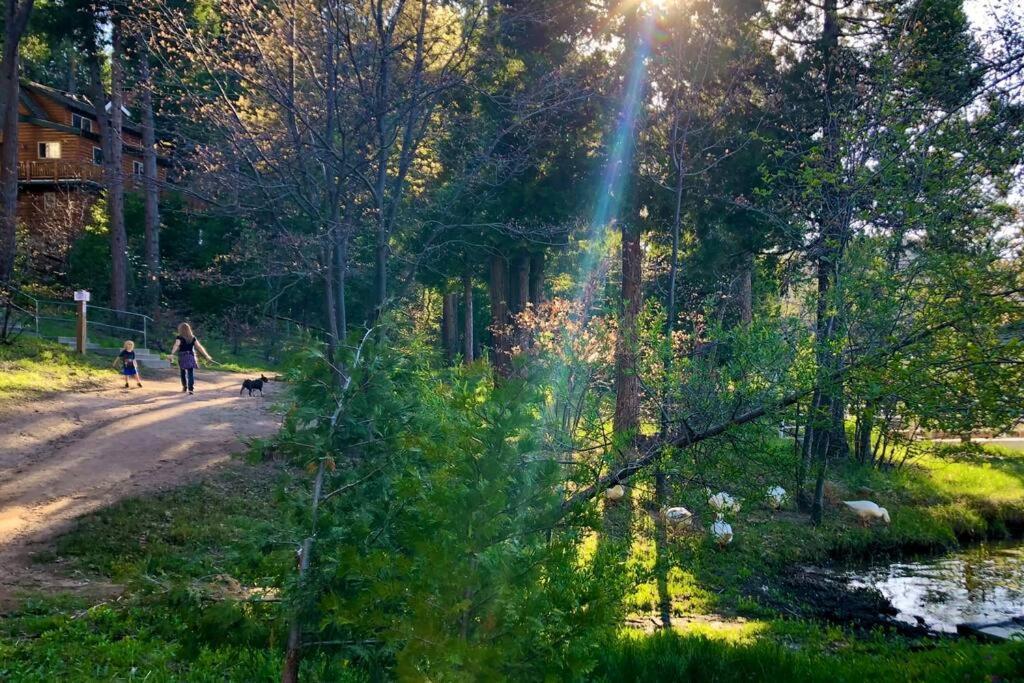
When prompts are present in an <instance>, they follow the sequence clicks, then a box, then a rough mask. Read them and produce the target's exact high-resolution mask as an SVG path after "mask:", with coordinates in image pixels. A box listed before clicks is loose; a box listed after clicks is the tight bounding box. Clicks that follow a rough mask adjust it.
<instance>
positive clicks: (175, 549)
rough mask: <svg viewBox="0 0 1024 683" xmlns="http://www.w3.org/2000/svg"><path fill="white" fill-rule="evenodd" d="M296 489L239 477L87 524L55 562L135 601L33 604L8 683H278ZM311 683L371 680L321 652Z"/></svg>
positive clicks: (13, 631) (258, 471) (6, 636)
mask: <svg viewBox="0 0 1024 683" xmlns="http://www.w3.org/2000/svg"><path fill="white" fill-rule="evenodd" d="M290 482H291V480H290V479H289V478H288V476H287V475H286V474H285V473H282V472H279V471H275V470H270V469H268V468H265V467H243V466H239V467H233V468H230V469H228V470H226V471H224V472H222V473H220V474H218V475H217V476H216V477H214V478H211V479H209V480H207V481H205V482H203V483H199V484H195V485H191V486H187V487H184V488H181V489H177V490H174V491H170V492H167V493H163V494H160V495H157V496H152V497H148V498H140V499H134V500H126V501H123V502H121V503H118V504H117V505H114V506H113V507H111V508H109V509H107V510H103V511H101V512H98V513H95V514H93V515H90V516H88V517H86V518H85V519H84V520H83V521H82V522H81V523H80V524H79V525H78V526H77V527H76V528H75V529H74V530H73V531H72V532H71V533H69V534H68V535H67V536H65V537H63V538H61V539H60V540H59V542H58V543H57V546H56V548H55V553H56V554H57V555H59V556H61V557H62V558H63V560H64V565H65V567H67V568H68V569H70V570H77V571H80V572H83V573H85V574H86V575H100V576H102V577H104V578H106V579H109V580H112V581H114V582H117V583H121V584H124V585H125V586H126V591H125V593H124V595H123V596H121V597H120V598H117V599H111V600H108V601H106V602H102V603H100V604H98V605H89V604H88V603H86V602H84V601H82V600H80V599H75V598H69V597H61V596H51V595H43V594H40V595H38V596H35V597H34V598H32V599H29V600H28V601H27V602H25V603H24V604H23V605H22V606H21V607H20V608H19V609H18V611H16V612H14V613H12V614H9V615H7V616H6V617H5V618H3V619H0V680H12V681H55V680H75V681H90V680H125V681H136V680H137V681H142V680H145V681H271V680H278V679H279V677H280V665H281V660H282V657H283V644H284V640H285V638H286V631H285V629H286V625H285V620H284V618H283V614H282V608H281V603H280V602H279V596H278V592H277V591H278V589H279V588H280V586H279V585H277V584H278V581H279V579H278V578H276V577H280V576H282V575H287V571H282V568H287V567H291V566H294V558H295V554H294V553H295V546H294V539H293V538H291V534H289V533H288V532H287V531H286V530H285V529H286V528H287V527H286V526H285V524H284V522H283V520H287V518H288V514H287V510H288V496H287V490H288V487H289V486H290ZM46 559H49V558H45V557H44V558H41V560H43V561H45V560H46ZM303 673H304V675H305V676H306V679H307V680H323V681H327V680H338V681H346V680H361V678H360V677H358V676H356V675H355V674H354V673H353V672H352V671H351V670H350V669H348V668H347V666H346V665H345V663H344V662H338V661H330V660H329V659H327V658H326V657H321V656H319V655H317V654H315V653H312V654H311V656H310V657H309V658H308V660H307V661H306V662H305V664H304V671H303Z"/></svg>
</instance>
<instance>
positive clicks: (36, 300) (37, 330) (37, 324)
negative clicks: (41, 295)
mask: <svg viewBox="0 0 1024 683" xmlns="http://www.w3.org/2000/svg"><path fill="white" fill-rule="evenodd" d="M33 301H34V302H35V304H36V318H35V320H36V337H37V338H40V339H41V337H39V299H33Z"/></svg>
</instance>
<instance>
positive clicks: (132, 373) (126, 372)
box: [121, 367, 138, 377]
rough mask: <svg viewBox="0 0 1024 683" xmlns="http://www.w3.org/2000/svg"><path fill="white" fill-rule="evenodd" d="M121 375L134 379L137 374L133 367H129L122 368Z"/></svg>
mask: <svg viewBox="0 0 1024 683" xmlns="http://www.w3.org/2000/svg"><path fill="white" fill-rule="evenodd" d="M121 374H122V375H124V376H125V377H134V376H135V375H137V374H138V372H137V371H136V370H135V368H134V367H131V368H124V369H123V370H121Z"/></svg>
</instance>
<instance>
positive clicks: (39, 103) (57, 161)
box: [18, 81, 169, 280]
mask: <svg viewBox="0 0 1024 683" xmlns="http://www.w3.org/2000/svg"><path fill="white" fill-rule="evenodd" d="M21 93H22V97H21V102H20V105H19V124H18V181H19V183H18V185H19V187H18V221H19V223H20V224H21V225H22V227H23V233H22V234H23V237H22V238H21V239H22V240H23V243H24V248H25V251H26V255H27V256H28V259H27V263H26V265H27V267H28V270H29V271H31V272H32V273H33V276H34V277H37V278H40V279H42V280H47V279H50V278H48V277H47V275H50V276H59V275H60V274H61V273H62V272H63V271H65V270H66V266H67V254H68V251H69V249H70V246H71V244H72V243H73V242H74V241H75V239H77V238H78V236H79V235H80V234H81V232H82V230H83V229H84V226H85V225H86V223H87V221H88V220H89V216H90V208H91V207H92V205H93V204H94V203H95V202H96V200H97V199H99V197H100V195H101V194H102V192H103V166H102V163H101V161H100V160H101V158H102V157H101V156H99V157H98V156H96V155H97V154H100V155H101V154H102V152H101V151H100V150H101V144H100V138H99V134H98V132H97V131H98V129H99V126H98V124H97V123H96V117H95V109H94V108H93V107H92V104H91V103H90V102H89V101H88V99H87V98H85V97H82V96H79V95H73V94H69V93H64V92H61V91H59V90H55V89H53V88H49V87H47V86H44V85H41V84H38V83H31V82H24V81H23V82H22V88H21ZM82 121H87V122H88V123H84V124H83V123H82ZM75 124H78V125H75ZM83 128H86V130H83ZM88 128H91V130H88ZM122 136H123V141H124V154H123V159H124V161H123V164H122V169H121V170H122V173H123V174H124V177H125V180H126V189H127V190H128V191H129V192H132V191H141V189H142V184H141V177H140V176H141V173H142V160H143V154H142V134H141V130H140V129H139V128H138V127H136V126H135V124H134V123H133V122H132V121H130V120H129V119H128V118H127V117H126V121H125V126H124V130H123V132H122ZM41 143H59V145H60V154H59V157H58V156H53V157H52V158H47V157H46V155H42V156H41V154H40V144H41ZM49 151H50V152H51V153H53V152H56V150H53V149H50V150H49ZM98 162H99V163H98ZM168 166H169V162H168V160H167V159H166V158H159V159H158V163H157V178H158V180H159V181H160V182H164V181H165V180H166V177H167V167H168ZM137 177H139V180H138V181H137V180H136V178H137Z"/></svg>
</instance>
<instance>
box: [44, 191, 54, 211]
mask: <svg viewBox="0 0 1024 683" xmlns="http://www.w3.org/2000/svg"><path fill="white" fill-rule="evenodd" d="M43 208H44V209H46V210H47V211H53V210H54V209H56V208H57V195H56V194H55V193H53V192H44V193H43Z"/></svg>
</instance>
